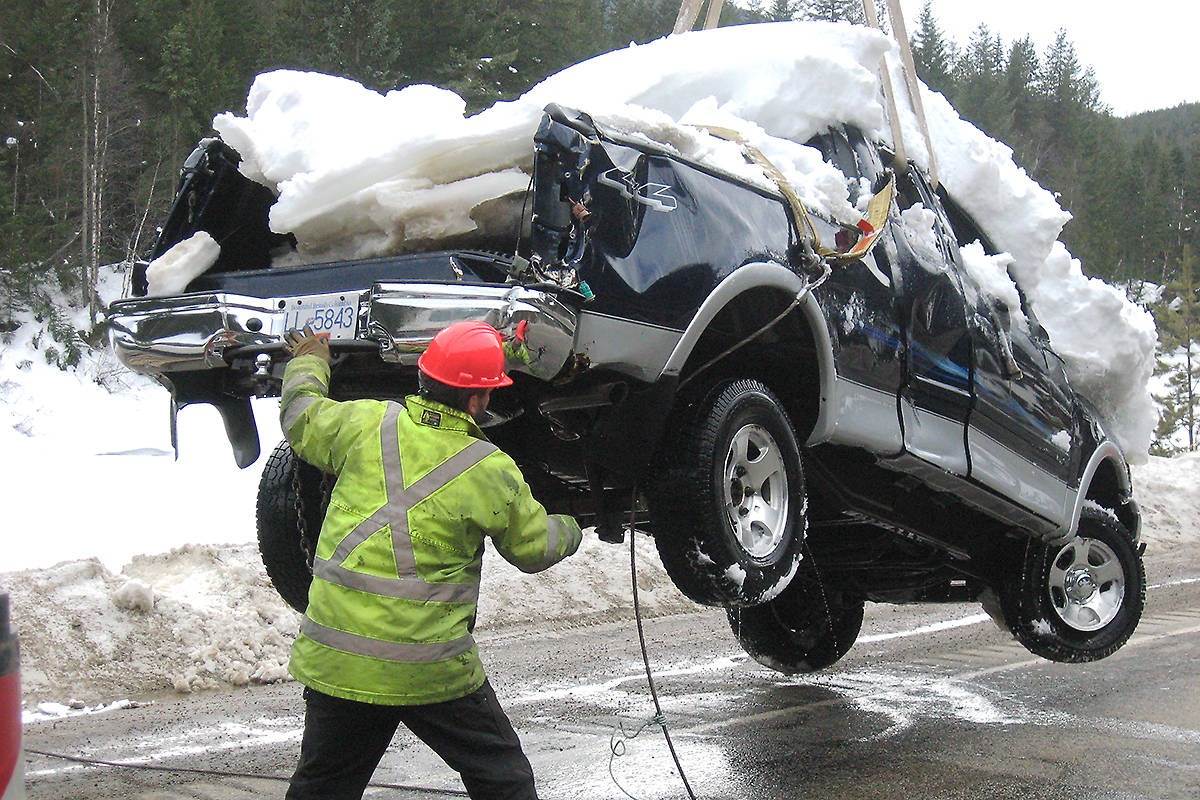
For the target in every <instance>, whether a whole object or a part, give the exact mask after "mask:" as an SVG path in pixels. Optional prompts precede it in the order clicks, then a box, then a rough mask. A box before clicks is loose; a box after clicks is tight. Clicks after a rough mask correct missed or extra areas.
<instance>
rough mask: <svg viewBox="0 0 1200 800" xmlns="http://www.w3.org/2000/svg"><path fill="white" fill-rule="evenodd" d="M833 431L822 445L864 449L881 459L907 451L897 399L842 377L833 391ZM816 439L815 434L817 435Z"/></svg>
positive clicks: (830, 411)
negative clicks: (883, 456)
mask: <svg viewBox="0 0 1200 800" xmlns="http://www.w3.org/2000/svg"><path fill="white" fill-rule="evenodd" d="M828 406H829V409H828V410H829V419H830V425H829V426H828V428H829V431H828V433H827V434H826V436H825V438H824V439H823V440H821V442H817V441H814V440H813V437H809V440H808V444H809V446H811V445H814V444H819V443H823V442H828V443H830V444H841V445H849V446H852V447H862V448H865V449H866V450H869V451H871V452H872V453H878V454H880V455H889V456H890V455H895V454H897V453H899V452H900V451H901V450H902V449H903V448H904V432H903V430H901V428H900V417H899V413H898V412H897V410H896V395H895V394H893V393H891V392H884V391H881V390H879V389H873V388H871V387H870V386H863V385H862V384H861V383H856V382H854V381H851V380H847V379H846V378H842V377H839V378H838V379H837V380H836V381H834V383H833V385H832V386H831V387H830V391H829V404H828ZM814 436H815V434H814Z"/></svg>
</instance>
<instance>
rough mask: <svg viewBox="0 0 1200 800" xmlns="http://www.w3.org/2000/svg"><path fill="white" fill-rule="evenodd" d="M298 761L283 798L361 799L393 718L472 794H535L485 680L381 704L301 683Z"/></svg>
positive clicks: (491, 798)
mask: <svg viewBox="0 0 1200 800" xmlns="http://www.w3.org/2000/svg"><path fill="white" fill-rule="evenodd" d="M304 700H305V704H306V706H307V709H306V713H305V716H304V740H303V741H302V742H301V744H300V766H298V767H297V768H296V774H295V775H293V776H292V782H291V786H290V787H289V788H288V793H287V800H360V798H361V797H362V795H363V792H364V791H365V790H366V788H367V783H368V782H369V781H370V780H371V775H372V774H373V773H374V772H375V767H377V766H378V765H379V760H380V759H381V758H383V754H384V751H386V750H387V748H388V744H390V743H391V741H392V737H393V736H394V735H395V733H396V728H397V726H399V725H400V723H404V725H405V726H406V727H407V728H408V729H409V730H410V731H412V732H413V733H414V734H416V735H417V737H418V738H420V739H421V741H423V742H425V744H427V745H429V746H430V747H431V748H432V749H433V751H434V752H435V753H437V754H438V755H439V756H441V757H442V760H443V761H445V762H446V763H447V764H448V765H449V766H450V767H451V768H452V769H454V770H455V771H456V772H458V773H459V775H461V776H462V782H463V785H464V786H465V787H466V789H467V792H468V793H469V794H470V795H471V797H472V798H475V800H481V798H486V799H487V800H537V791H536V790H535V789H534V786H533V769H532V768H531V767H530V766H529V759H527V758H526V757H525V753H524V752H522V750H521V742H520V740H518V739H517V734H516V731H514V730H513V727H512V724H511V723H510V722H509V721H508V716H507V715H506V714H505V713H504V709H502V708H501V707H500V703H499V702H497V700H496V693H495V692H493V691H492V687H491V685H490V684H489V683H487V682H486V681H485V682H484V684H483V686H481V687H479V688H478V689H477V690H475V691H474V692H472V693H471V694H469V695H467V696H466V697H461V698H459V699H458V700H449V701H447V702H445V703H431V704H429V705H422V706H381V705H375V704H372V703H358V702H355V701H353V700H342V699H340V698H337V697H330V696H329V695H327V694H322V693H321V692H318V691H316V690H314V689H305V690H304Z"/></svg>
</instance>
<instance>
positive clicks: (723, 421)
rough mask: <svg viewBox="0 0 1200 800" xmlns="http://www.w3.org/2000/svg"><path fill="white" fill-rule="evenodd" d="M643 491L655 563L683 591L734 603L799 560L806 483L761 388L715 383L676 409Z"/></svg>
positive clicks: (783, 417) (763, 590)
mask: <svg viewBox="0 0 1200 800" xmlns="http://www.w3.org/2000/svg"><path fill="white" fill-rule="evenodd" d="M736 448H740V450H738V449H736ZM739 452H740V453H741V455H739ZM743 464H744V465H748V467H749V470H750V471H747V470H746V468H745V467H743V466H740V465H743ZM739 469H740V470H741V473H740V474H739V475H737V476H736V477H734V473H735V472H736V470H739ZM731 470H733V471H731ZM727 475H728V476H729V477H730V479H729V480H727ZM764 476H765V477H764ZM755 483H757V485H754V484H755ZM647 501H648V505H649V509H650V514H651V518H652V521H653V523H654V530H655V543H656V544H657V546H658V553H659V556H660V558H661V559H662V562H663V566H664V567H665V568H666V571H667V574H668V575H670V576H671V579H672V580H673V581H674V582H675V585H676V586H678V587H679V590H680V591H681V592H683V593H684V594H685V595H687V596H688V597H690V598H691V599H692V600H695V601H696V602H697V603H703V604H705V605H720V606H727V607H738V608H745V607H750V606H754V605H758V604H760V603H762V602H765V600H766V599H767V598H770V597H774V596H776V595H778V593H779V592H780V591H781V590H782V589H783V587H784V586H786V585H787V582H788V581H790V580H791V578H792V576H793V575H795V573H796V569H797V564H798V563H799V561H800V549H801V547H802V546H803V544H804V535H805V531H806V530H807V528H806V526H807V516H806V510H807V509H806V505H807V492H806V490H805V484H804V473H803V471H802V469H801V466H800V450H799V447H798V446H797V444H796V434H795V432H794V431H793V430H792V425H791V423H790V422H789V421H788V418H787V414H786V413H785V412H784V410H783V408H782V406H781V405H780V403H779V401H778V400H776V399H775V396H774V395H773V394H771V392H770V390H768V389H767V388H766V387H765V386H764V385H763V384H761V383H759V382H758V381H756V380H749V379H740V380H735V381H732V382H728V383H723V384H721V385H719V386H717V387H715V388H714V389H713V390H712V391H711V392H710V393H709V395H708V396H707V397H706V398H705V400H704V401H703V402H701V403H700V404H698V405H697V406H695V407H694V408H692V409H691V412H690V413H688V414H686V415H684V416H683V417H682V418H680V419H678V420H677V421H676V423H675V425H674V430H673V431H672V432H671V433H670V434H669V435H668V437H667V439H666V440H665V445H664V450H663V454H662V459H661V461H660V467H659V471H658V475H657V479H656V480H655V481H653V482H652V484H651V486H650V488H649V491H648V492H647Z"/></svg>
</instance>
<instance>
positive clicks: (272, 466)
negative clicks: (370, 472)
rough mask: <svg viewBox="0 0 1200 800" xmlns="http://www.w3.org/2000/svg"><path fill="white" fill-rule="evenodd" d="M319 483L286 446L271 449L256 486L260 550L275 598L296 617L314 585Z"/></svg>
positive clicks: (321, 511) (321, 509)
mask: <svg viewBox="0 0 1200 800" xmlns="http://www.w3.org/2000/svg"><path fill="white" fill-rule="evenodd" d="M297 470H299V476H298V477H299V485H300V494H301V500H302V501H303V502H302V504H303V507H304V519H305V528H306V534H307V535H306V537H305V538H306V543H305V544H304V545H302V544H301V540H300V525H299V522H298V520H299V517H298V515H297V511H296V505H297V503H296V480H295V477H294V476H295V473H296V471H297ZM322 483H323V481H322V476H321V471H320V470H318V469H317V468H316V467H314V466H312V465H310V464H307V463H305V462H303V461H301V460H300V459H299V458H297V457H296V454H295V453H294V452H292V448H291V445H289V444H288V443H287V442H280V443H279V444H278V445H277V446H276V447H275V450H274V451H273V452H272V453H271V456H270V458H268V459H267V463H266V466H264V467H263V473H262V478H261V479H259V482H258V504H257V507H256V509H255V519H256V522H257V525H258V551H259V553H261V554H262V560H263V566H265V567H266V568H267V575H268V576H269V577H270V578H271V583H272V584H274V586H275V590H276V591H277V592H279V596H280V597H282V598H283V599H284V602H286V603H287V604H288V605H289V606H291V607H292V608H294V609H296V610H297V611H300V612H303V611H304V610H305V609H306V608H308V587H309V585H310V584H311V583H312V561H311V560H310V555H308V554H311V553H314V552H316V542H317V536H318V534H319V533H320V532H321V522H322V521H323V520H324V517H325V507H326V505H327V502H328V500H327V498H326V497H324V492H323V490H322ZM306 549H307V553H308V554H306V552H305V551H306Z"/></svg>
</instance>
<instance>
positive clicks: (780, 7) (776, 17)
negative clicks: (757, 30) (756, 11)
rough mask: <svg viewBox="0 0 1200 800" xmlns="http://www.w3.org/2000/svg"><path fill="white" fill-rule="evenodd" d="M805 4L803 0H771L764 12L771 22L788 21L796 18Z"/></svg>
mask: <svg viewBox="0 0 1200 800" xmlns="http://www.w3.org/2000/svg"><path fill="white" fill-rule="evenodd" d="M803 5H804V3H803V0H771V2H770V4H769V5H767V6H765V7H764V8H763V10H762V13H763V14H764V15H765V16H766V18H767V19H768V20H770V21H771V22H787V21H788V20H792V19H795V18H796V15H797V14H799V13H800V11H801V7H802V6H803Z"/></svg>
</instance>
